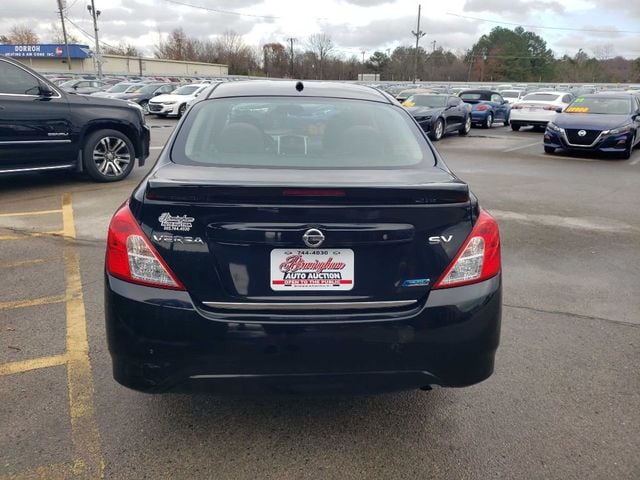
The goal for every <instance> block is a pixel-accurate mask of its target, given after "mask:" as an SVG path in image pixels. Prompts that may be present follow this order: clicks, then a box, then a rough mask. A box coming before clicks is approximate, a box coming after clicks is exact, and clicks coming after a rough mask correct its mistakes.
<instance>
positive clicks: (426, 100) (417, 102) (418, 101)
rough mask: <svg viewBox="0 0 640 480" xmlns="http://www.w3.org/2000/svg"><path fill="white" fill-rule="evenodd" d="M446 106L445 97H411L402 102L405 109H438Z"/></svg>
mask: <svg viewBox="0 0 640 480" xmlns="http://www.w3.org/2000/svg"><path fill="white" fill-rule="evenodd" d="M446 104H447V96H446V95H411V96H410V97H409V98H407V99H406V100H405V102H404V104H403V105H404V106H405V107H429V108H440V107H444V106H446Z"/></svg>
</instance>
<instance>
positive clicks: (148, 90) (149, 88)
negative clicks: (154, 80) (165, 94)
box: [136, 84, 162, 95]
mask: <svg viewBox="0 0 640 480" xmlns="http://www.w3.org/2000/svg"><path fill="white" fill-rule="evenodd" d="M161 86H162V85H158V84H156V85H144V86H142V87H139V88H138V89H137V90H136V93H142V94H143V95H146V94H148V93H153V92H155V91H156V90H157V89H159V88H160V87H161Z"/></svg>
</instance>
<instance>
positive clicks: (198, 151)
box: [171, 97, 435, 169]
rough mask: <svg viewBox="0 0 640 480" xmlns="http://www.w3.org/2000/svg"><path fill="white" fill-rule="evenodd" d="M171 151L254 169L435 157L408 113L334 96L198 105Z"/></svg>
mask: <svg viewBox="0 0 640 480" xmlns="http://www.w3.org/2000/svg"><path fill="white" fill-rule="evenodd" d="M171 155H172V160H173V161H174V162H176V163H180V164H197V165H212V166H232V167H257V168H270V167H272V168H286V167H295V168H317V169H325V168H334V169H339V168H347V169H351V168H398V167H410V166H414V165H418V164H419V163H421V162H425V161H426V162H429V164H431V165H433V163H434V162H435V159H434V157H433V154H432V153H431V151H430V150H429V149H428V148H427V147H426V144H425V143H424V138H423V137H422V135H421V134H420V132H419V130H418V129H417V127H416V126H415V125H414V124H413V123H412V122H411V117H410V116H409V115H408V113H406V112H405V111H403V110H400V109H399V108H397V107H394V106H392V105H389V104H383V103H376V102H366V101H358V100H345V99H331V98H305V99H301V98H289V97H239V98H224V99H216V100H209V101H205V102H201V103H197V104H195V105H194V106H193V107H192V111H191V112H190V114H189V115H188V117H187V118H186V121H185V123H184V124H183V125H182V128H181V129H180V131H179V133H178V136H177V138H176V142H175V144H174V147H173V150H172V154H171Z"/></svg>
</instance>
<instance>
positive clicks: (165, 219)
mask: <svg viewBox="0 0 640 480" xmlns="http://www.w3.org/2000/svg"><path fill="white" fill-rule="evenodd" d="M194 220H195V219H194V218H193V217H188V216H186V215H182V216H180V215H177V216H175V217H174V216H173V215H171V214H170V213H169V212H164V213H163V214H162V215H160V216H159V217H158V221H159V222H160V225H161V226H162V228H163V229H164V230H166V231H168V232H188V231H190V230H191V227H193V222H194Z"/></svg>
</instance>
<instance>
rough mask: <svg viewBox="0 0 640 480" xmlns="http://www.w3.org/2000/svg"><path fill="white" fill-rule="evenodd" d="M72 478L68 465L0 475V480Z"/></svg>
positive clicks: (49, 466)
mask: <svg viewBox="0 0 640 480" xmlns="http://www.w3.org/2000/svg"><path fill="white" fill-rule="evenodd" d="M72 476H73V472H72V471H71V467H70V466H69V465H64V464H56V465H47V466H44V467H36V468H32V469H29V470H27V471H25V472H20V473H16V474H13V475H0V480H64V479H68V478H71V477H72Z"/></svg>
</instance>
